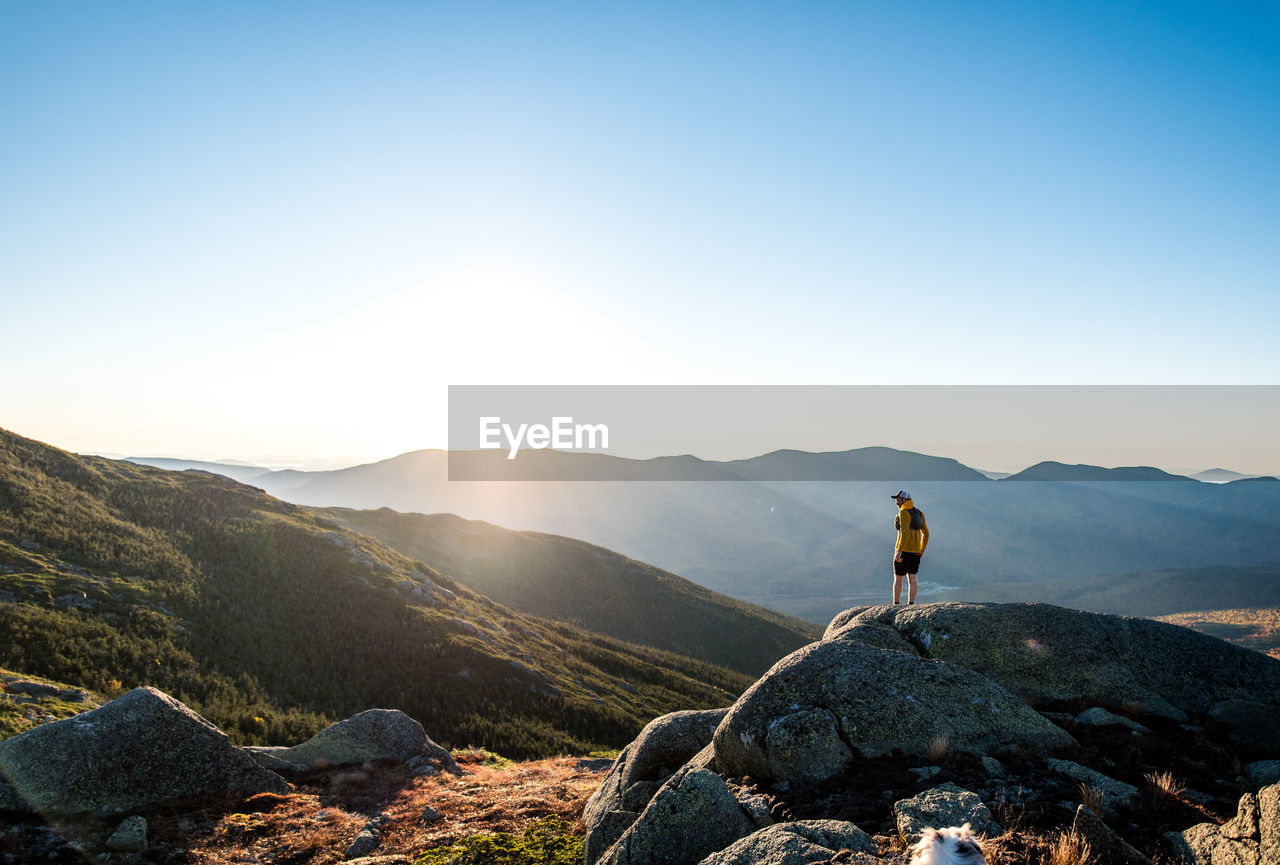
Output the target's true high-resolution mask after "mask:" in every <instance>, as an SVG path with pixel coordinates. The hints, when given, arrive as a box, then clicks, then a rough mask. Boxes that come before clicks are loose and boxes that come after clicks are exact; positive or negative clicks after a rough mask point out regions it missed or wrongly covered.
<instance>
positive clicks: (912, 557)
mask: <svg viewBox="0 0 1280 865" xmlns="http://www.w3.org/2000/svg"><path fill="white" fill-rule="evenodd" d="M893 500H894V501H895V502H897V504H898V515H897V516H896V517H894V518H893V527H894V528H895V529H897V530H898V542H897V543H896V544H894V547H893V602H894V603H895V604H898V603H901V602H902V578H903V576H906V578H907V583H908V585H909V588H908V589H907V603H908V604H914V603H915V602H916V588H917V587H916V574H918V573H920V557H921V556H922V555H924V548H925V547H927V546H929V524H928V523H926V522H925V521H924V511H922V510H920V509H919V508H918V507H916V503H915V502H914V501H912V499H911V493H909V492H907V491H906V490H898V491H897V492H896V493H894V494H893Z"/></svg>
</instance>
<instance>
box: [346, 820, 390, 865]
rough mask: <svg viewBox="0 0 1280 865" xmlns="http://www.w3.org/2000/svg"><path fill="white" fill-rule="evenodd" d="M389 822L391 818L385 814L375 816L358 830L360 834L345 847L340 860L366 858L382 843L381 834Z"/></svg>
mask: <svg viewBox="0 0 1280 865" xmlns="http://www.w3.org/2000/svg"><path fill="white" fill-rule="evenodd" d="M390 822H391V818H390V817H388V816H387V815H386V814H382V813H378V814H375V815H374V816H373V817H371V818H370V819H369V821H368V822H366V823H365V824H364V828H363V829H361V830H360V834H359V835H357V836H356V838H355V840H354V841H352V842H351V845H350V846H349V847H347V852H345V853H343V854H342V858H343V859H358V858H360V857H362V856H368V855H369V854H370V853H372V852H373V851H374V850H376V849H377V848H378V844H380V843H381V842H382V833H383V831H384V830H385V829H386V827H387V824H388V823H390Z"/></svg>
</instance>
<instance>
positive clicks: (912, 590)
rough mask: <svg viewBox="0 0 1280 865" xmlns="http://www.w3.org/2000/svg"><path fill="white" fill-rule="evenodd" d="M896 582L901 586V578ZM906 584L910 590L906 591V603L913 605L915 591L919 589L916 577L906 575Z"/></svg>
mask: <svg viewBox="0 0 1280 865" xmlns="http://www.w3.org/2000/svg"><path fill="white" fill-rule="evenodd" d="M896 582H897V583H898V585H899V586H901V585H902V579H901V578H899V579H898V580H897V581H896ZM907 583H908V584H909V585H910V588H909V589H908V590H907V603H908V604H914V603H915V602H916V589H918V588H919V586H917V585H916V575H915V574H907Z"/></svg>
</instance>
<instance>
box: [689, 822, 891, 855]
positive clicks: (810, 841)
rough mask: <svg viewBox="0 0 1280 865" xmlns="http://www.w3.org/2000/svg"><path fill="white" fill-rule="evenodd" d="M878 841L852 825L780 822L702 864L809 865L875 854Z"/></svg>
mask: <svg viewBox="0 0 1280 865" xmlns="http://www.w3.org/2000/svg"><path fill="white" fill-rule="evenodd" d="M877 849H878V848H877V847H876V842H875V841H874V840H873V839H872V838H871V836H870V835H868V834H867V833H866V832H863V831H862V830H861V829H859V828H858V827H857V826H855V825H853V824H852V823H845V822H842V821H840V820H802V821H799V822H795V823H778V824H775V825H773V826H770V827H768V828H766V829H761V830H760V831H759V832H755V833H753V834H751V835H748V836H747V837H746V838H742V839H739V840H737V841H735V842H733V844H731V845H729V846H728V847H726V848H725V849H723V850H721V851H719V852H717V853H712V854H711V855H710V856H708V857H707V858H706V859H703V860H702V863H701V865H808V863H810V862H825V861H828V860H830V859H831V858H832V857H833V856H835V854H836V853H838V852H839V851H841V850H852V851H854V852H859V853H875V852H876V851H877Z"/></svg>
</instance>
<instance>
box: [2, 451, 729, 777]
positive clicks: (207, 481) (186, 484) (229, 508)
mask: <svg viewBox="0 0 1280 865" xmlns="http://www.w3.org/2000/svg"><path fill="white" fill-rule="evenodd" d="M0 592H3V594H0V666H4V667H9V668H12V669H18V670H22V671H24V672H27V673H30V674H33V675H41V676H47V677H50V678H54V679H57V680H59V681H63V682H67V683H70V684H73V685H76V686H79V687H87V688H92V689H93V690H95V691H97V692H99V693H101V694H103V695H104V696H111V695H112V694H114V693H118V692H119V691H120V690H122V689H126V688H130V687H132V686H135V685H139V684H152V685H155V686H157V687H160V688H162V689H164V690H166V691H169V692H171V693H173V694H175V696H178V697H179V698H180V699H182V700H184V701H186V702H189V703H191V704H192V705H194V706H195V707H196V708H198V709H199V710H200V711H201V712H203V713H204V714H206V715H207V716H208V717H209V718H210V720H212V721H214V722H215V723H217V724H219V725H220V726H222V727H223V728H224V729H227V730H228V732H230V733H231V734H232V735H233V736H236V737H238V738H240V739H241V740H243V741H266V740H270V741H272V742H281V741H286V740H290V739H296V738H298V737H300V736H302V735H304V734H306V733H309V732H311V731H313V730H314V729H316V728H317V726H318V725H319V724H320V723H322V722H323V721H324V720H325V719H327V718H328V719H332V718H338V717H345V716H347V715H349V714H352V713H354V712H357V711H360V710H362V709H367V708H370V707H374V706H381V707H390V708H399V709H403V710H404V711H406V712H408V713H409V714H411V715H413V716H415V717H418V718H421V719H422V720H423V721H424V723H426V724H427V725H428V729H429V731H430V732H431V733H432V735H433V736H436V737H437V738H439V739H442V740H444V741H446V742H450V743H454V744H467V743H469V742H470V743H475V744H487V745H491V746H493V747H495V748H498V749H500V750H503V751H504V752H506V753H511V754H530V755H532V754H545V753H555V752H559V751H582V750H583V749H586V750H590V749H591V747H592V746H617V745H619V744H621V743H625V741H627V740H628V739H629V737H631V736H633V735H634V733H635V732H636V730H638V729H639V728H640V726H642V725H643V724H644V723H645V722H647V721H648V720H650V719H651V718H653V717H654V716H655V715H656V714H661V713H663V712H666V711H670V710H673V709H684V708H692V707H695V706H704V707H705V706H715V705H724V704H727V703H728V702H729V700H730V693H731V692H736V691H738V690H741V689H742V688H744V687H745V686H746V685H747V684H749V679H748V678H747V677H746V676H743V675H741V674H739V673H736V672H733V671H730V670H727V669H724V668H718V667H714V666H712V665H709V664H705V663H702V662H699V661H695V660H691V659H688V658H684V657H681V656H677V655H674V654H669V653H664V652H660V651H657V650H654V649H649V648H641V647H638V646H633V645H629V644H626V643H623V642H621V641H618V640H616V639H612V638H609V637H604V636H600V635H597V634H592V633H590V632H587V631H585V630H582V629H579V628H576V627H573V626H571V625H564V624H558V623H554V622H550V621H547V620H543V619H538V618H535V617H532V616H528V615H524V614H520V613H516V612H513V611H511V610H510V609H508V608H506V607H503V606H501V605H499V604H496V603H494V602H493V601H491V600H489V599H488V598H485V597H483V596H482V595H479V594H477V593H475V592H473V591H472V590H470V589H468V588H466V587H464V586H462V585H459V584H457V583H455V582H453V581H451V580H449V579H447V578H445V577H443V576H441V575H440V574H439V573H438V572H436V571H434V570H433V569H432V568H430V567H429V566H427V565H425V564H423V563H422V562H417V561H414V560H412V559H410V558H408V557H406V556H404V555H401V554H399V553H397V552H395V551H393V550H390V549H388V548H387V547H385V546H383V545H382V544H380V543H378V542H377V541H375V540H373V539H372V538H368V537H366V536H363V535H360V534H357V533H355V532H353V531H351V530H349V529H347V528H345V527H343V526H341V525H339V524H338V523H336V522H334V521H332V520H331V519H329V518H327V517H324V516H322V515H320V514H317V513H315V512H313V511H311V510H309V509H307V508H304V507H299V506H296V505H292V504H288V503H286V502H282V501H279V500H277V499H275V498H273V497H271V496H269V495H267V494H265V493H263V492H262V491H260V490H257V489H255V488H253V487H249V486H245V485H243V484H239V483H236V482H234V481H231V480H229V479H227V478H224V477H221V476H218V475H213V474H208V473H205V472H170V471H164V470H160V469H156V468H152V467H148V466H141V465H136V464H133V463H129V462H123V461H115V460H106V459H100V458H95V457H81V456H77V455H75V454H70V453H67V452H64V451H61V450H58V449H56V448H52V447H49V446H46V445H43V444H40V443H39V442H35V441H31V440H29V439H24V438H21V437H19V436H16V435H13V434H10V433H7V432H3V431H0Z"/></svg>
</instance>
